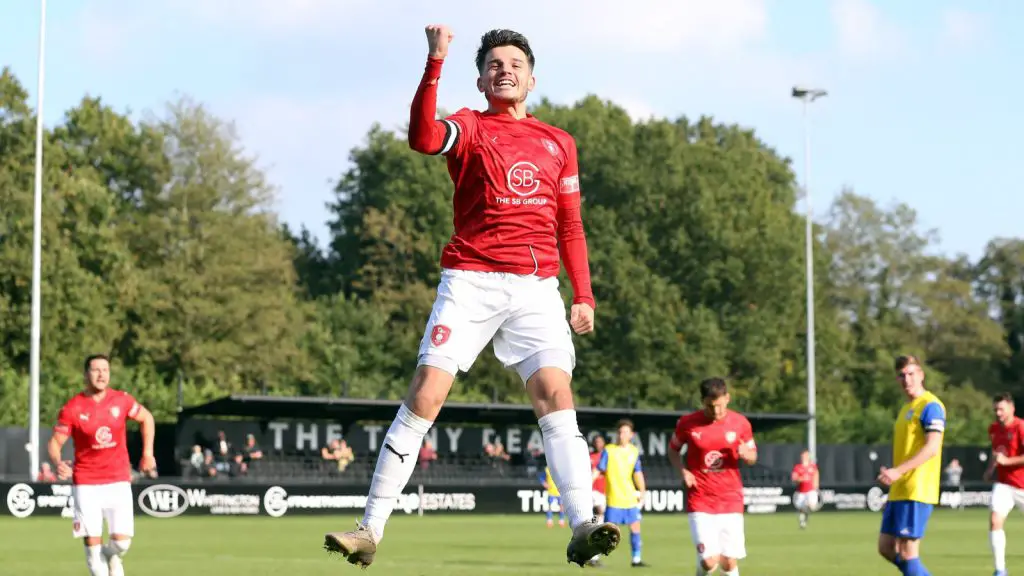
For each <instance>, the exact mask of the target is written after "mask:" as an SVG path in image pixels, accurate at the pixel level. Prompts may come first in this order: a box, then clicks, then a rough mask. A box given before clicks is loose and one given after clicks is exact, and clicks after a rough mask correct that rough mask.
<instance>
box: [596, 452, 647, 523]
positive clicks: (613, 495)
mask: <svg viewBox="0 0 1024 576" xmlns="http://www.w3.org/2000/svg"><path fill="white" fill-rule="evenodd" d="M597 469H598V470H599V471H601V473H603V474H604V477H605V481H606V482H607V484H605V497H606V498H607V504H608V507H609V508H636V507H637V497H638V494H637V491H636V483H634V482H633V474H635V473H636V472H643V471H644V469H643V465H642V464H641V463H640V449H639V448H637V447H636V446H635V445H633V444H627V445H625V446H622V445H619V444H608V445H607V446H605V447H604V451H602V452H601V459H600V460H598V462H597Z"/></svg>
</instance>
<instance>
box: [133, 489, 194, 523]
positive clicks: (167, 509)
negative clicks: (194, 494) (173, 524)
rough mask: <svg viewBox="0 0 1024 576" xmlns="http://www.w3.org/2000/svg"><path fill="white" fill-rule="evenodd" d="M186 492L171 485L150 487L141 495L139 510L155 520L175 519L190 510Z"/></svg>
mask: <svg viewBox="0 0 1024 576" xmlns="http://www.w3.org/2000/svg"><path fill="white" fill-rule="evenodd" d="M188 505H189V503H188V501H187V499H186V497H185V491H184V490H182V489H181V488H179V487H177V486H172V485H170V484H157V485H154V486H150V487H148V488H146V489H145V490H143V491H142V492H141V493H139V508H142V511H143V512H145V513H146V514H149V515H150V516H153V517H155V518H173V517H175V516H178V515H180V514H182V513H183V512H185V510H187V509H188Z"/></svg>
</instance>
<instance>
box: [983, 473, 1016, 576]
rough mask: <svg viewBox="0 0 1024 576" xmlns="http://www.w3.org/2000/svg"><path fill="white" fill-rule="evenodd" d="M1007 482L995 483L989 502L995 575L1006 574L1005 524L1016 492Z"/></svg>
mask: <svg viewBox="0 0 1024 576" xmlns="http://www.w3.org/2000/svg"><path fill="white" fill-rule="evenodd" d="M1014 492H1015V491H1014V490H1013V488H1011V487H1010V486H1009V485H1007V484H1002V483H999V482H997V483H995V484H994V485H993V486H992V499H991V500H990V502H989V511H990V514H989V533H988V538H989V543H990V544H991V545H992V565H993V567H994V568H995V576H1005V575H1006V532H1004V531H1003V524H1004V523H1005V522H1006V517H1007V516H1009V515H1010V512H1012V511H1013V507H1014V505H1015V504H1016V503H1015V494H1014Z"/></svg>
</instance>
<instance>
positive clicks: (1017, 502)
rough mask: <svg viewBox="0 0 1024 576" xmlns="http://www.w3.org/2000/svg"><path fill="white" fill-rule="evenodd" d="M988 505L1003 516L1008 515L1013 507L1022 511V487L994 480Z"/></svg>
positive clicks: (1023, 509) (1023, 492)
mask: <svg viewBox="0 0 1024 576" xmlns="http://www.w3.org/2000/svg"><path fill="white" fill-rule="evenodd" d="M988 507H989V510H991V511H992V512H995V513H996V514H998V515H1000V516H1003V517H1006V516H1009V514H1010V512H1012V511H1013V509H1014V508H1017V509H1018V510H1020V511H1022V512H1024V489H1022V488H1014V487H1013V486H1010V485H1009V484H1003V483H1001V482H996V483H995V484H993V485H992V499H991V500H990V501H989V505H988Z"/></svg>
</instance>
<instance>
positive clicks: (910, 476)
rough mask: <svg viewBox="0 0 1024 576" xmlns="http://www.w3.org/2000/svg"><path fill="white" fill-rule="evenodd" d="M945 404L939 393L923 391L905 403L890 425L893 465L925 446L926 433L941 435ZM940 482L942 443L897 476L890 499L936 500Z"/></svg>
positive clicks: (926, 502) (935, 501) (929, 501)
mask: <svg viewBox="0 0 1024 576" xmlns="http://www.w3.org/2000/svg"><path fill="white" fill-rule="evenodd" d="M945 431H946V407H945V406H943V404H942V402H941V401H940V400H939V398H938V396H936V395H935V394H932V393H931V392H927V391H926V392H924V393H923V394H921V395H920V396H918V397H917V398H915V399H913V400H911V401H910V402H907V403H906V404H904V405H903V406H902V407H901V408H900V411H899V414H898V415H897V416H896V423H895V424H894V425H893V441H892V465H893V466H899V465H900V464H902V463H904V462H906V461H907V460H909V459H911V458H912V457H913V456H914V454H917V453H918V452H919V451H920V450H921V448H923V447H924V444H925V437H926V436H927V434H928V433H929V432H938V433H940V434H944V433H945ZM941 483H942V446H941V445H940V446H939V451H938V452H937V453H936V454H935V456H932V457H931V458H930V459H928V460H927V461H926V462H925V463H923V464H921V465H920V466H918V467H917V468H915V469H914V470H911V471H910V472H907V473H906V474H904V475H903V476H900V478H899V479H898V480H896V481H895V482H893V483H892V486H891V487H890V488H889V500H894V501H895V500H912V501H915V502H922V503H925V504H938V503H939V486H940V485H941Z"/></svg>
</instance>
